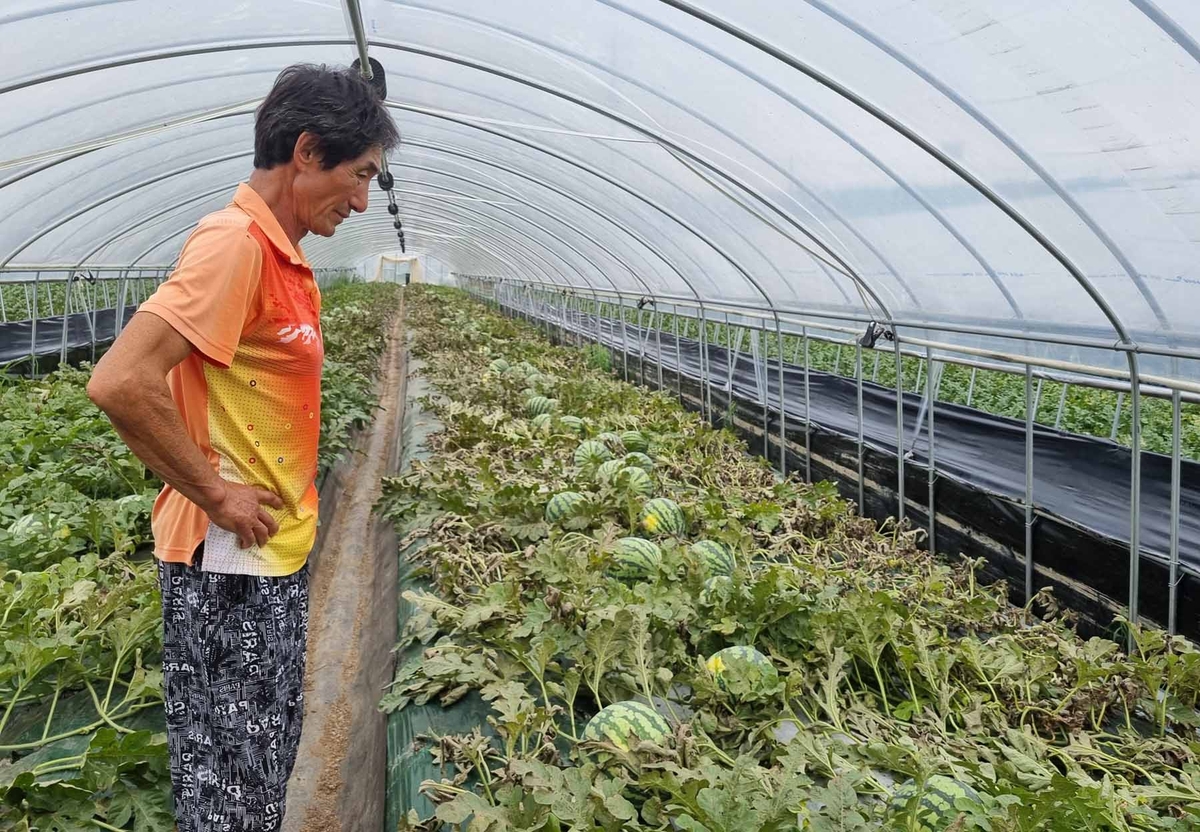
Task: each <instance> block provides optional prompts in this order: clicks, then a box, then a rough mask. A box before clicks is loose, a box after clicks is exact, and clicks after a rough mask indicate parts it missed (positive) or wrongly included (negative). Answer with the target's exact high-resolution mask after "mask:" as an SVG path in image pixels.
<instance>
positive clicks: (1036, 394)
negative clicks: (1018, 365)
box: [1033, 378, 1046, 422]
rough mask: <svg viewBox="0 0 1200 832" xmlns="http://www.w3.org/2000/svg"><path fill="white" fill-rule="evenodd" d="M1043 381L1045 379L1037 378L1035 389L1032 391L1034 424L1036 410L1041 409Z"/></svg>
mask: <svg viewBox="0 0 1200 832" xmlns="http://www.w3.org/2000/svg"><path fill="white" fill-rule="evenodd" d="M1045 381H1046V379H1044V378H1039V379H1038V383H1037V389H1036V390H1035V391H1033V420H1034V421H1035V422H1036V421H1037V414H1038V408H1039V407H1041V404H1042V385H1043V384H1044V383H1045Z"/></svg>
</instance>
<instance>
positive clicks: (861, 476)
mask: <svg viewBox="0 0 1200 832" xmlns="http://www.w3.org/2000/svg"><path fill="white" fill-rule="evenodd" d="M855 355H856V357H855V361H854V376H855V387H856V388H857V399H858V401H857V411H858V514H859V516H860V517H865V516H866V514H867V506H866V473H865V471H864V470H863V467H864V466H863V457H864V455H865V448H866V442H865V437H864V421H865V420H864V419H863V348H862V345H861V344H858V345H856V347H855ZM876 356H877V357H878V353H876Z"/></svg>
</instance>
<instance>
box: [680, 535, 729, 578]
mask: <svg viewBox="0 0 1200 832" xmlns="http://www.w3.org/2000/svg"><path fill="white" fill-rule="evenodd" d="M688 551H689V552H691V553H692V556H693V557H695V558H696V559H697V560H699V561H701V562H702V563H703V564H704V565H705V566H707V567H708V571H709V572H710V573H711V574H713V575H732V574H733V567H734V564H735V561H734V557H733V550H732V549H730V548H729V547H728V546H726V545H725V544H724V543H721V542H719V541H716V540H701V541H699V542H697V543H693V544H692V545H691V546H689V547H688Z"/></svg>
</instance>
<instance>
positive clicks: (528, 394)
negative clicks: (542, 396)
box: [521, 387, 538, 401]
mask: <svg viewBox="0 0 1200 832" xmlns="http://www.w3.org/2000/svg"><path fill="white" fill-rule="evenodd" d="M521 395H522V396H524V397H525V400H526V401H529V400H530V399H532V398H535V397H536V396H537V395H538V391H536V390H534V389H533V388H532V387H526V388H525V389H524V390H522V391H521Z"/></svg>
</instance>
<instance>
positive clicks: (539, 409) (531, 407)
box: [525, 396, 558, 416]
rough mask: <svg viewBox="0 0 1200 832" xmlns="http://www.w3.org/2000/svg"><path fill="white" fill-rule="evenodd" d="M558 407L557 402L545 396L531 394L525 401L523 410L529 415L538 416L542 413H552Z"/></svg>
mask: <svg viewBox="0 0 1200 832" xmlns="http://www.w3.org/2000/svg"><path fill="white" fill-rule="evenodd" d="M557 408H558V402H557V401H555V400H554V399H548V398H546V397H545V396H533V397H532V398H530V399H529V401H527V402H525V412H526V413H528V414H529V415H530V416H540V415H541V414H543V413H553V412H554V411H555V410H556V409H557Z"/></svg>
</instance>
